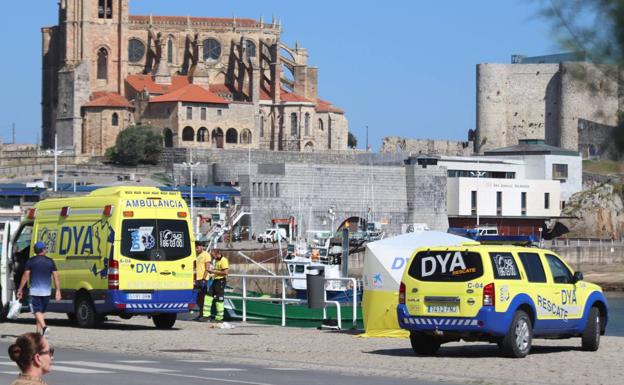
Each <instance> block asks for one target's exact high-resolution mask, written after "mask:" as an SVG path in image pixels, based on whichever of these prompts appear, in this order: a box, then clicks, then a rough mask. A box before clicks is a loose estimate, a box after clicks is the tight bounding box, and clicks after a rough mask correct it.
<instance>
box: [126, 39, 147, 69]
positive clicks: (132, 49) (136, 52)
mask: <svg viewBox="0 0 624 385" xmlns="http://www.w3.org/2000/svg"><path fill="white" fill-rule="evenodd" d="M143 56H145V44H143V42H142V41H141V40H139V39H130V41H129V42H128V60H129V61H130V63H137V62H139V61H141V59H143Z"/></svg>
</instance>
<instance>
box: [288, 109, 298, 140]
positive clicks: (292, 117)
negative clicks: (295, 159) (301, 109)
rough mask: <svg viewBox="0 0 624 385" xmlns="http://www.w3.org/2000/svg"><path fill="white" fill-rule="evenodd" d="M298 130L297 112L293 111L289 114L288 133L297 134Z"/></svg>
mask: <svg viewBox="0 0 624 385" xmlns="http://www.w3.org/2000/svg"><path fill="white" fill-rule="evenodd" d="M298 131H299V130H297V114H296V113H294V112H293V113H292V114H290V135H291V136H297V132H298Z"/></svg>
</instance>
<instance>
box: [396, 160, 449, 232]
mask: <svg viewBox="0 0 624 385" xmlns="http://www.w3.org/2000/svg"><path fill="white" fill-rule="evenodd" d="M446 178H447V172H446V167H440V166H428V167H427V168H422V166H419V165H414V164H410V165H406V166H405V179H406V194H407V221H406V223H426V224H427V225H428V226H429V229H431V230H437V231H446V230H447V229H448V227H449V222H448V210H447V206H446V189H447V187H446V186H447V183H446Z"/></svg>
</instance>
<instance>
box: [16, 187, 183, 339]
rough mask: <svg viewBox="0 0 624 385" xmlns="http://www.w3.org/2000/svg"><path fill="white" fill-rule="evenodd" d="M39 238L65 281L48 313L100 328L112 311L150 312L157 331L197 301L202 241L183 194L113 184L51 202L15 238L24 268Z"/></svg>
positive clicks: (125, 314) (43, 203) (29, 218)
mask: <svg viewBox="0 0 624 385" xmlns="http://www.w3.org/2000/svg"><path fill="white" fill-rule="evenodd" d="M38 241H42V242H44V243H45V244H46V245H47V246H48V252H47V256H48V257H50V258H52V259H53V260H54V262H55V263H56V266H57V269H58V274H59V278H60V283H61V293H62V300H61V301H60V302H56V301H54V300H51V301H50V305H49V307H48V311H50V312H62V313H67V315H68V317H69V318H70V319H71V320H74V321H75V322H76V323H77V324H78V326H81V327H93V326H95V325H97V324H98V323H100V322H101V321H102V320H103V319H104V316H105V315H118V316H120V317H122V318H129V317H131V316H134V315H147V316H150V317H151V318H152V320H153V322H154V325H155V326H156V327H157V328H171V327H172V326H173V325H174V323H175V321H176V318H177V313H180V312H188V311H189V308H192V307H194V306H195V296H194V294H193V261H194V259H195V246H194V242H195V240H194V236H193V231H192V227H191V222H190V218H189V212H188V207H187V205H186V202H185V201H184V200H183V199H182V197H181V195H180V193H179V192H177V191H161V190H159V189H158V188H155V187H107V188H101V189H97V190H94V191H92V192H91V193H90V194H88V195H86V196H81V197H72V198H60V199H46V200H43V201H41V202H39V203H37V204H36V205H35V206H34V208H33V209H31V210H29V212H28V215H27V218H26V219H25V220H24V221H22V223H21V225H20V228H19V229H18V232H17V235H16V236H15V238H14V240H13V245H12V246H13V248H12V249H13V259H14V261H16V262H18V263H16V264H15V265H16V266H19V265H23V264H24V261H25V260H27V259H28V257H29V256H32V255H34V250H33V247H34V244H35V243H36V242H38ZM20 261H21V263H20ZM18 270H19V268H18ZM19 273H20V272H19V271H18V275H19Z"/></svg>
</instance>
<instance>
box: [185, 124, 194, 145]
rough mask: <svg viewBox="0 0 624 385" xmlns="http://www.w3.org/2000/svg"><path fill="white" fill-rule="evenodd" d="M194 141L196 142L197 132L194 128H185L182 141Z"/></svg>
mask: <svg viewBox="0 0 624 385" xmlns="http://www.w3.org/2000/svg"><path fill="white" fill-rule="evenodd" d="M193 140H195V130H193V127H188V126H187V127H184V130H182V141H184V142H192V141H193Z"/></svg>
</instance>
